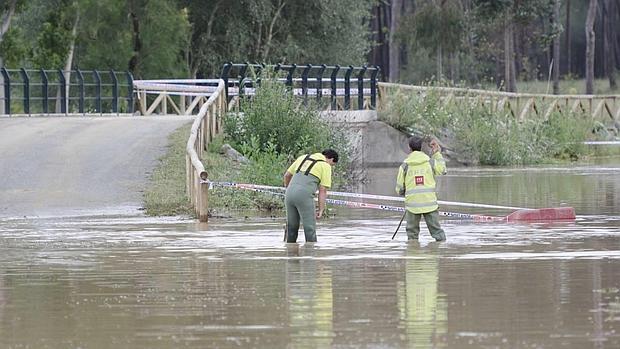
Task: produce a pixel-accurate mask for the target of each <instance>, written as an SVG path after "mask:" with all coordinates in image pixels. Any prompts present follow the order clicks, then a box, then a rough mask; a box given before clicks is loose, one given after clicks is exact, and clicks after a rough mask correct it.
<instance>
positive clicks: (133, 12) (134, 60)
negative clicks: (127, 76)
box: [129, 1, 142, 79]
mask: <svg viewBox="0 0 620 349" xmlns="http://www.w3.org/2000/svg"><path fill="white" fill-rule="evenodd" d="M129 18H131V25H132V38H133V54H132V56H131V58H130V59H129V71H130V72H131V74H133V76H134V78H138V79H139V78H141V76H140V71H139V70H140V51H142V39H141V37H140V19H139V17H138V13H137V8H136V6H135V3H134V1H129Z"/></svg>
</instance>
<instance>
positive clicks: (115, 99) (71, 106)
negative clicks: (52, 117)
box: [0, 68, 134, 115]
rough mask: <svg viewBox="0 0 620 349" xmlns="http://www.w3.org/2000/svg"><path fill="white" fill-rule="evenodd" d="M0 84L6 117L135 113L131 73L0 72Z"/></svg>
mask: <svg viewBox="0 0 620 349" xmlns="http://www.w3.org/2000/svg"><path fill="white" fill-rule="evenodd" d="M67 75H68V76H69V79H68V80H67V79H66V76H67ZM0 83H1V85H2V90H0V114H4V115H15V114H25V115H33V114H45V115H48V114H72V113H79V114H93V113H94V114H104V113H114V114H118V113H133V108H134V106H133V104H134V97H133V76H132V75H131V73H129V72H117V71H112V70H110V71H99V70H79V69H78V70H72V71H63V70H60V69H58V70H44V69H39V70H34V69H24V68H21V69H6V68H0Z"/></svg>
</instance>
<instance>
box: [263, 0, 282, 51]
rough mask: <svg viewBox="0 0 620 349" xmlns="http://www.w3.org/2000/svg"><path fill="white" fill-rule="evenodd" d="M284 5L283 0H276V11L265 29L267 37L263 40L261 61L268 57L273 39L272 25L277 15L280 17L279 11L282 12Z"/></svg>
mask: <svg viewBox="0 0 620 349" xmlns="http://www.w3.org/2000/svg"><path fill="white" fill-rule="evenodd" d="M284 5H286V3H285V2H284V1H283V0H279V1H278V6H277V9H276V13H275V14H274V15H273V18H272V19H271V23H270V24H269V29H268V30H267V33H266V35H267V38H266V40H267V41H266V42H265V51H264V53H263V60H262V61H263V62H266V61H267V58H269V50H270V49H271V40H272V39H273V36H274V27H275V24H276V21H277V20H278V17H280V13H282V9H283V8H284Z"/></svg>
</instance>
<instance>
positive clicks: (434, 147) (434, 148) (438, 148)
mask: <svg viewBox="0 0 620 349" xmlns="http://www.w3.org/2000/svg"><path fill="white" fill-rule="evenodd" d="M429 145H430V146H431V149H432V151H433V154H435V153H437V152H440V151H441V146H440V145H439V142H437V140H436V139H435V138H433V139H432V140H431V142H430V144H429Z"/></svg>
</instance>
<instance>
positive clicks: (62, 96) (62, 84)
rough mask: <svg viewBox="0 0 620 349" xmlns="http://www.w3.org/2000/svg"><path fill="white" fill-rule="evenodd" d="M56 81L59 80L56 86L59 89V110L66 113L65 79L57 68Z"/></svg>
mask: <svg viewBox="0 0 620 349" xmlns="http://www.w3.org/2000/svg"><path fill="white" fill-rule="evenodd" d="M58 81H59V82H60V84H59V86H58V88H59V89H60V101H59V102H58V103H60V112H61V113H63V114H66V113H67V81H66V79H65V74H64V72H63V71H62V69H58Z"/></svg>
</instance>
